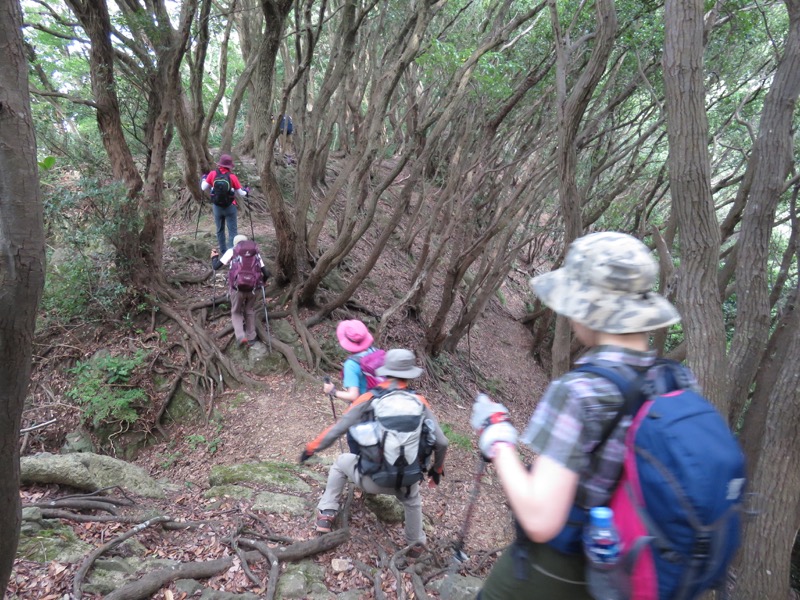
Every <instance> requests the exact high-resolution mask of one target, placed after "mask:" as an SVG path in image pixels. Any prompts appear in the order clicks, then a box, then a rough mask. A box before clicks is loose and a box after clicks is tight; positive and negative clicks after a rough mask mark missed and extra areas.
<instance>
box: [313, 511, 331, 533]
mask: <svg viewBox="0 0 800 600" xmlns="http://www.w3.org/2000/svg"><path fill="white" fill-rule="evenodd" d="M335 520H336V511H335V510H318V511H317V522H316V523H315V524H314V525H315V527H316V530H317V532H318V533H330V531H331V529H333V522H334V521H335Z"/></svg>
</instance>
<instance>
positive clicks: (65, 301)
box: [42, 252, 130, 324]
mask: <svg viewBox="0 0 800 600" xmlns="http://www.w3.org/2000/svg"><path fill="white" fill-rule="evenodd" d="M52 255H53V253H52V252H50V256H52ZM129 294H130V290H129V289H128V288H127V287H125V286H124V285H122V284H121V283H120V282H119V279H118V278H117V275H116V270H115V268H114V266H113V263H112V262H111V257H110V256H108V255H105V256H104V255H95V256H86V255H82V254H75V255H72V256H70V257H69V258H68V259H66V260H65V261H64V262H63V263H59V264H56V263H54V262H53V261H50V260H48V268H47V278H46V279H45V286H44V294H43V297H42V310H43V313H44V317H45V318H44V321H43V324H47V323H48V322H50V321H57V322H62V321H69V320H71V319H74V318H81V319H84V320H87V319H91V318H92V317H93V316H97V317H101V316H112V315H114V314H116V313H117V312H118V308H119V307H120V306H121V305H122V304H123V302H124V301H125V300H126V299H127V298H128V297H129Z"/></svg>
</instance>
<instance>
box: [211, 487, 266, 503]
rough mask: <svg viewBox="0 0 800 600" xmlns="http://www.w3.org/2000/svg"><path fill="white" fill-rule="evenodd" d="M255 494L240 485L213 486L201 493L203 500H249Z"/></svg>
mask: <svg viewBox="0 0 800 600" xmlns="http://www.w3.org/2000/svg"><path fill="white" fill-rule="evenodd" d="M254 493H255V492H254V491H253V490H251V489H250V488H248V487H244V486H242V485H215V486H214V487H212V488H209V489H208V490H206V491H205V492H204V493H203V498H209V499H210V498H236V499H237V500H249V499H250V498H252V497H253V494H254Z"/></svg>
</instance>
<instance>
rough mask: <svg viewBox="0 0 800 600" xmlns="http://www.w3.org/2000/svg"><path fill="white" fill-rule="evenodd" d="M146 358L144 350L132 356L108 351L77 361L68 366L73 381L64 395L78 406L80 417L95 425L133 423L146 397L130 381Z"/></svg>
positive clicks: (128, 424)
mask: <svg viewBox="0 0 800 600" xmlns="http://www.w3.org/2000/svg"><path fill="white" fill-rule="evenodd" d="M146 358H147V355H146V353H145V352H143V351H139V352H137V353H136V354H135V355H134V356H132V357H127V356H114V355H111V354H107V355H101V356H97V357H95V358H93V359H90V360H88V361H86V362H82V361H79V362H78V364H77V365H75V367H73V368H72V369H70V370H69V371H68V372H69V373H70V374H71V375H73V376H74V381H73V384H72V387H70V389H69V390H68V391H67V396H68V397H69V398H71V399H72V400H74V401H75V402H76V403H77V404H78V405H79V406H80V407H81V414H82V416H83V419H84V420H85V421H87V422H91V423H92V425H93V426H95V427H97V426H99V425H101V424H107V425H117V424H119V425H126V426H130V425H132V424H133V423H135V422H136V421H137V420H138V419H139V412H138V410H139V409H140V408H142V407H143V406H144V405H145V404H146V402H147V400H148V397H147V394H146V393H145V391H144V390H143V389H141V388H139V387H134V386H132V385H130V383H129V382H130V381H131V378H132V377H133V375H134V372H135V371H136V369H137V368H139V367H141V366H142V365H143V364H144V362H145V359H146Z"/></svg>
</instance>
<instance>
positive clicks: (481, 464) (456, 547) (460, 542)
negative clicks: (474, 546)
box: [453, 456, 486, 563]
mask: <svg viewBox="0 0 800 600" xmlns="http://www.w3.org/2000/svg"><path fill="white" fill-rule="evenodd" d="M485 470H486V461H485V460H484V459H483V456H479V457H478V469H477V470H476V471H475V480H474V483H473V484H472V491H471V492H470V495H469V504H467V513H466V515H464V524H463V525H462V526H461V531H459V532H458V537H457V538H456V541H455V542H454V543H453V551H454V558H455V559H456V561H457V562H460V563H463V562H466V561H468V560H469V556H467V553H466V552H464V539H465V538H466V537H467V531H469V525H470V521H471V520H472V513H473V512H475V501H476V500H477V499H478V492H479V491H480V487H481V479H482V478H483V472H484V471H485Z"/></svg>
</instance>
